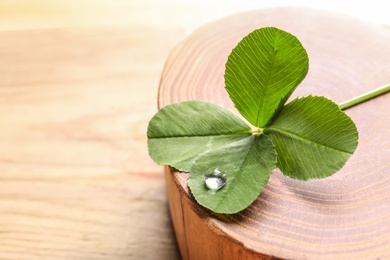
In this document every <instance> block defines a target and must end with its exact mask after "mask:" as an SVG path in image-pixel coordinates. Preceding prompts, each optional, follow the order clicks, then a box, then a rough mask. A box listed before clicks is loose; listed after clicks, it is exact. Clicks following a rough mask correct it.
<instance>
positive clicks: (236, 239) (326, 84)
mask: <svg viewBox="0 0 390 260" xmlns="http://www.w3.org/2000/svg"><path fill="white" fill-rule="evenodd" d="M263 26H276V27H279V28H281V29H284V30H287V31H289V32H291V33H293V34H294V35H296V36H297V37H298V38H299V39H300V40H301V41H302V43H303V45H304V46H305V48H306V49H307V51H308V54H309V58H310V70H309V74H308V76H307V78H306V79H305V80H304V82H303V83H302V84H301V85H300V86H299V87H298V88H297V90H296V92H295V93H294V94H293V96H292V98H295V97H297V96H306V95H309V94H312V95H324V96H326V97H328V98H331V99H332V100H334V101H335V102H337V103H340V102H342V101H344V100H347V99H349V98H352V97H354V96H357V95H360V94H362V93H364V92H365V91H369V90H371V89H374V88H376V87H378V86H380V85H383V84H386V83H388V82H390V45H389V42H390V32H389V31H388V30H387V29H385V28H384V27H380V26H374V25H370V24H367V23H364V22H361V21H358V20H355V19H351V18H349V17H345V16H340V15H336V14H330V13H325V12H321V11H313V10H305V9H288V8H280V9H270V10H263V11H255V12H249V13H244V14H241V15H237V16H233V17H230V18H226V19H223V20H221V21H218V22H215V23H213V24H210V25H208V26H205V27H203V28H201V29H199V30H198V31H196V32H195V33H193V34H192V35H191V36H190V37H188V38H187V39H186V40H185V41H184V42H183V43H182V44H180V45H179V46H177V47H176V48H175V49H174V50H173V51H172V53H171V54H170V56H169V58H168V61H167V63H166V65H165V68H164V72H163V74H162V79H161V83H160V91H159V99H158V100H159V107H163V106H165V105H167V104H170V103H174V102H178V101H184V100H193V99H198V100H205V101H213V102H216V103H218V104H221V105H223V106H225V107H228V108H230V109H232V110H233V111H236V110H234V108H233V104H232V103H231V101H230V100H229V99H228V96H227V93H226V91H225V90H224V83H223V73H224V64H225V62H226V59H227V56H228V54H229V52H230V50H231V49H232V48H233V47H234V46H235V45H236V44H237V42H238V41H239V40H240V39H241V38H242V37H243V36H245V35H246V34H248V33H249V32H250V31H252V30H253V29H256V28H259V27H263ZM389 98H390V96H389V94H386V95H383V96H381V97H378V98H376V99H374V100H371V101H368V102H366V103H364V104H361V105H359V106H357V107H354V108H351V109H349V110H347V114H348V115H349V116H351V118H352V119H353V120H354V121H355V123H356V125H357V128H358V131H359V146H358V148H357V150H356V152H355V154H354V155H353V156H352V157H351V159H350V160H349V161H348V163H347V164H346V165H345V167H344V168H343V169H341V170H340V171H339V172H337V173H336V174H334V175H333V176H331V177H329V178H326V179H323V180H313V181H307V182H299V181H295V180H292V179H289V178H287V177H284V176H283V174H282V173H281V172H280V171H279V170H275V171H274V172H273V174H272V176H271V178H270V181H269V182H268V184H267V186H266V187H265V189H264V190H263V192H262V193H261V195H260V196H259V198H258V199H257V200H256V201H255V202H254V203H253V204H252V205H251V206H250V207H249V208H248V209H246V210H244V211H243V212H240V213H238V214H235V215H213V214H211V213H210V212H208V211H207V210H205V209H203V208H201V207H200V206H198V205H197V204H196V203H195V202H194V199H193V198H192V197H191V196H190V195H189V192H188V189H187V176H186V173H179V172H172V170H171V169H170V168H168V167H167V168H166V179H167V185H168V196H169V202H170V210H171V215H172V219H173V222H174V226H175V232H176V236H177V238H178V243H179V246H180V250H181V254H182V256H183V258H184V259H228V258H229V259H256V258H260V259H269V258H287V259H387V258H390V189H389V187H390V174H389V173H390V172H389V168H390V161H389V159H388V158H389V153H390V138H389V137H390V128H389V126H390V112H389V111H390V106H389V104H390V102H389Z"/></svg>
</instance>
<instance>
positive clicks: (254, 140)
mask: <svg viewBox="0 0 390 260" xmlns="http://www.w3.org/2000/svg"><path fill="white" fill-rule="evenodd" d="M308 68H309V65H308V56H307V53H306V51H305V49H304V48H303V46H302V44H301V43H300V42H299V40H298V39H297V38H296V37H295V36H293V35H291V34H289V33H287V32H285V31H282V30H280V29H277V28H273V27H267V28H261V29H258V30H255V31H253V32H252V33H250V34H249V35H248V36H246V37H245V38H244V39H243V40H242V41H241V42H239V43H238V45H237V46H236V47H235V48H234V49H233V51H232V53H231V54H230V55H229V57H228V61H227V63H226V70H225V83H226V90H227V92H228V93H229V97H230V98H231V99H232V101H233V103H234V105H235V107H236V108H237V110H238V111H239V112H240V113H241V115H242V116H243V117H244V118H245V119H246V120H248V122H250V123H251V124H252V125H254V127H255V129H254V130H252V127H251V126H249V125H247V123H245V122H244V121H243V120H242V119H240V118H239V117H238V116H237V115H235V114H234V113H233V112H231V111H230V110H228V109H225V108H223V107H220V106H218V105H215V104H212V103H208V102H202V101H187V102H181V103H176V104H172V105H169V106H166V107H164V108H162V109H161V110H160V111H159V112H157V114H156V115H155V116H154V117H153V118H152V119H151V121H150V123H149V126H148V133H147V135H148V147H149V154H150V156H151V158H152V159H153V160H154V161H155V162H157V163H158V164H162V165H170V166H173V167H175V168H177V169H179V170H181V171H187V172H189V173H190V176H189V180H188V185H189V187H190V190H191V193H192V194H193V196H194V197H195V199H196V201H197V202H198V203H199V204H201V205H202V206H204V207H206V208H208V209H210V210H212V211H214V212H217V213H227V214H231V213H236V212H239V211H241V210H243V209H245V208H246V207H248V206H249V205H250V204H251V203H252V202H253V201H254V200H255V199H256V198H257V197H258V195H259V194H260V192H261V191H262V189H263V188H264V186H265V185H266V183H267V181H268V179H269V176H270V174H271V173H272V170H273V169H275V168H276V167H278V168H279V169H280V170H281V171H282V172H283V173H284V174H285V175H286V176H288V177H291V178H294V179H298V180H310V179H318V178H325V177H328V176H330V175H332V174H333V173H335V172H337V171H338V170H339V169H340V168H341V167H343V165H344V164H345V163H346V162H347V160H348V159H349V157H350V156H351V155H352V154H353V152H354V151H355V149H356V147H357V143H358V133H357V129H356V126H355V124H354V123H353V121H352V120H351V119H350V118H349V117H348V115H346V114H345V113H344V112H343V111H341V109H340V107H339V106H338V105H337V104H335V103H333V102H332V101H330V100H328V99H326V98H324V97H316V96H309V97H304V98H299V99H295V100H293V101H292V102H290V103H289V104H287V105H285V102H286V101H287V99H288V98H289V97H290V95H291V94H292V92H293V91H294V90H295V88H296V87H297V86H298V84H299V83H300V82H301V81H302V80H303V79H304V77H305V76H306V74H307V72H308ZM213 174H214V175H213ZM208 178H213V179H208ZM208 180H211V181H212V183H213V185H214V186H215V187H211V188H210V187H209V186H208V185H207V181H208Z"/></svg>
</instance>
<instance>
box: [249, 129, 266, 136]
mask: <svg viewBox="0 0 390 260" xmlns="http://www.w3.org/2000/svg"><path fill="white" fill-rule="evenodd" d="M263 131H264V128H256V129H254V130H252V134H254V135H261V134H262V133H263Z"/></svg>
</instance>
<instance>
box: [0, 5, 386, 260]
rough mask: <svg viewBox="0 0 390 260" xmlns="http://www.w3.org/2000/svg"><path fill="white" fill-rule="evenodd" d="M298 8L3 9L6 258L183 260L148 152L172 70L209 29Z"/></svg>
mask: <svg viewBox="0 0 390 260" xmlns="http://www.w3.org/2000/svg"><path fill="white" fill-rule="evenodd" d="M240 2H241V1H240ZM286 2H288V1H276V2H275V1H254V0H253V1H245V2H241V3H239V1H222V0H219V1H215V2H212V3H210V1H205V0H204V1H196V2H191V1H179V0H168V1H157V0H145V1H131V0H129V1H127V0H120V1H108V0H107V1H99V0H83V1H52V0H37V1H29V0H18V1H15V0H5V1H4V0H2V1H0V259H1V260H8V259H32V260H33V259H83V260H84V259H111V260H117V259H118V260H121V259H178V258H179V255H178V250H177V247H176V244H175V240H174V236H173V231H172V226H171V223H170V218H169V213H168V208H167V201H166V195H165V183H164V177H163V169H162V167H160V166H157V165H155V164H154V163H153V162H152V161H151V160H150V159H149V157H148V153H147V147H146V127H147V123H148V120H149V119H150V117H151V116H152V115H153V114H154V113H155V112H156V110H157V107H156V103H157V102H156V101H157V96H156V95H157V88H158V83H159V76H160V74H161V71H162V68H163V64H164V61H165V59H166V57H167V56H168V54H169V51H170V50H171V49H172V48H173V47H174V46H175V45H176V44H177V43H178V42H179V41H180V40H182V39H183V38H184V37H185V36H187V35H188V34H189V33H190V32H191V31H192V30H193V29H194V28H197V27H198V26H200V25H202V24H204V23H206V22H208V21H211V20H214V19H216V18H220V17H223V16H226V15H228V14H232V13H235V12H237V11H242V10H248V9H253V8H262V7H270V6H278V5H283V4H285V3H286ZM310 2H311V1H296V3H295V4H296V5H298V6H301V5H303V6H305V5H307V6H309V7H313V4H312V3H310ZM373 2H374V3H373ZM371 5H372V6H371ZM382 5H384V4H382ZM314 7H321V8H327V9H335V10H336V11H341V12H350V13H351V14H353V15H358V16H361V17H362V18H363V19H367V20H371V21H373V22H376V23H377V22H384V21H386V19H389V18H387V16H385V14H384V13H382V11H381V10H386V8H383V6H382V7H381V6H380V4H379V5H378V4H377V5H376V6H375V1H370V6H368V5H367V6H363V5H362V4H360V5H359V4H356V6H355V7H356V8H352V10H351V8H349V9H348V8H347V7H348V4H343V2H339V1H338V5H337V6H334V5H332V3H329V2H327V4H326V5H325V4H323V5H322V4H318V6H314ZM389 24H390V23H389Z"/></svg>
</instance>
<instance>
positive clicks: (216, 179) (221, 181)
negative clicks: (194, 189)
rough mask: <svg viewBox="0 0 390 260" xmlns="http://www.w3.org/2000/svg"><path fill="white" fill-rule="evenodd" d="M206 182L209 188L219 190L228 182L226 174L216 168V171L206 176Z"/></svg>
mask: <svg viewBox="0 0 390 260" xmlns="http://www.w3.org/2000/svg"><path fill="white" fill-rule="evenodd" d="M204 183H205V185H206V187H207V188H208V189H209V190H211V191H218V190H220V189H221V188H222V187H223V186H225V184H226V174H224V173H222V172H221V171H219V170H218V169H215V170H214V172H212V173H207V174H206V175H205V176H204Z"/></svg>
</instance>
